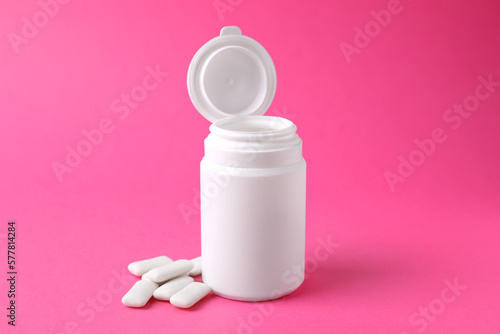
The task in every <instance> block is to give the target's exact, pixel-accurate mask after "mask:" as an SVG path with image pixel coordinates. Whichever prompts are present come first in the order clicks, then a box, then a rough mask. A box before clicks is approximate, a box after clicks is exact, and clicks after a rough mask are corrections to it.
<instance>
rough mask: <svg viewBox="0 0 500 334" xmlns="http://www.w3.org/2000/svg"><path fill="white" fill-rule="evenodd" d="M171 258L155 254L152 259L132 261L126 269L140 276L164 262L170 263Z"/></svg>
mask: <svg viewBox="0 0 500 334" xmlns="http://www.w3.org/2000/svg"><path fill="white" fill-rule="evenodd" d="M170 262H172V260H171V259H170V258H168V257H166V256H164V255H162V256H157V257H154V258H152V259H147V260H142V261H137V262H132V263H131V264H129V265H128V271H130V272H131V273H132V274H133V275H136V276H142V275H144V274H145V273H147V272H148V271H150V270H151V269H154V268H156V267H160V266H163V265H164V264H167V263H170Z"/></svg>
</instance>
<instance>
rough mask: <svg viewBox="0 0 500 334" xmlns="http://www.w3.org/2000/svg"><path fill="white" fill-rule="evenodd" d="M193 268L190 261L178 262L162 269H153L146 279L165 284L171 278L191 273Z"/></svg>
mask: <svg viewBox="0 0 500 334" xmlns="http://www.w3.org/2000/svg"><path fill="white" fill-rule="evenodd" d="M193 267H194V264H193V262H191V261H189V260H177V261H174V262H170V263H167V264H164V265H163V266H161V267H158V268H154V269H151V270H150V271H149V272H148V273H147V274H146V278H147V279H148V280H151V281H153V282H164V281H167V280H169V279H171V278H174V277H177V276H180V275H182V274H185V273H188V272H190V271H191V269H193Z"/></svg>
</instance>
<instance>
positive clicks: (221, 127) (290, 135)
mask: <svg viewBox="0 0 500 334" xmlns="http://www.w3.org/2000/svg"><path fill="white" fill-rule="evenodd" d="M296 130H297V127H296V126H295V124H293V122H291V121H289V120H287V119H285V118H281V117H274V116H234V117H229V118H225V119H222V120H219V121H217V122H215V123H213V124H212V125H211V126H210V132H211V133H210V135H208V137H207V138H206V139H205V158H206V159H208V160H210V161H212V162H215V163H217V164H219V165H223V166H231V167H235V166H237V167H245V168H269V167H280V166H286V165H291V164H294V163H296V162H298V161H300V160H301V159H302V140H301V139H300V138H299V136H298V135H297V134H296V133H295V131H296Z"/></svg>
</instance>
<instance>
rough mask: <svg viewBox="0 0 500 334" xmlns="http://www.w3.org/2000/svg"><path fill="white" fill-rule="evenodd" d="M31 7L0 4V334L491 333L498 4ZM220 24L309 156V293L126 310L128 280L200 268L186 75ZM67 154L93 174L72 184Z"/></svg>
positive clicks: (498, 302)
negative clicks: (132, 270) (269, 78)
mask: <svg viewBox="0 0 500 334" xmlns="http://www.w3.org/2000/svg"><path fill="white" fill-rule="evenodd" d="M61 2H65V1H62V0H61ZM41 3H42V4H45V3H49V4H50V3H52V5H47V6H44V5H42V6H43V7H46V10H47V11H48V12H50V14H51V15H50V16H49V15H45V14H43V13H41V12H40V10H41V5H40V4H39V3H38V2H37V1H36V0H29V1H3V2H2V3H1V4H0V36H2V38H1V40H0V142H1V143H2V144H1V145H0V157H1V167H0V168H1V173H0V228H1V229H0V254H2V255H1V256H0V263H1V265H0V267H1V268H2V269H1V271H0V278H1V280H0V281H1V282H2V283H1V284H0V296H1V298H0V309H2V310H3V311H2V316H1V319H3V320H1V324H0V328H1V329H0V332H2V333H3V332H6V331H9V332H10V331H12V332H16V333H53V334H54V333H146V332H151V333H159V332H165V333H166V332H168V333H196V332H198V333H313V332H314V333H316V332H317V333H395V334H402V333H420V332H425V333H492V334H493V333H495V334H496V333H499V332H500V320H499V319H500V317H499V313H500V312H499V309H500V287H499V285H498V283H499V281H500V280H499V277H500V275H499V273H500V269H499V268H500V260H499V258H500V251H499V242H498V239H499V237H498V236H499V233H500V227H499V226H500V190H499V189H500V177H499V176H498V175H499V173H498V171H499V170H500V158H499V144H500V131H499V121H500V83H499V82H500V62H499V59H500V40H499V39H498V32H499V31H500V21H499V20H498V17H499V14H500V11H499V9H500V5H499V4H498V2H495V1H486V0H484V1H471V0H468V1H453V2H450V1H442V0H441V1H431V0H414V1H410V0H401V2H399V4H398V2H395V1H392V0H391V1H387V0H380V1H356V2H347V1H342V2H340V1H336V2H332V1H303V2H298V1H297V2H290V1H272V2H271V1H263V0H259V1H257V0H254V1H245V0H238V1H236V0H231V1H230V0H215V1H214V0H207V1H197V2H196V3H193V2H189V1H185V2H184V1H152V0H141V1H139V0H131V1H126V2H124V1H115V0H113V1H105V2H102V1H71V2H69V3H67V4H60V5H59V6H58V8H56V7H55V6H54V5H53V1H50V0H42V1H41ZM216 8H217V9H216ZM382 10H384V11H382ZM372 11H374V12H373V13H372ZM381 11H382V12H381ZM25 18H26V19H25ZM375 18H377V19H378V21H379V22H381V23H376V22H377V21H375ZM33 20H35V21H36V22H35V23H36V24H38V25H39V26H40V27H38V28H37V27H36V26H30V25H31V23H29V22H33ZM26 22H28V23H26ZM224 25H238V26H240V27H241V29H242V31H243V33H244V34H246V35H248V36H251V37H253V38H255V39H256V40H258V41H259V42H260V43H261V44H262V45H263V46H264V47H266V49H267V50H268V51H269V53H270V54H271V56H272V57H273V59H274V62H275V65H276V68H277V75H278V89H277V94H276V97H275V100H274V102H273V105H272V107H271V112H270V113H268V114H274V115H281V116H284V117H287V118H289V119H291V120H293V121H294V122H295V123H296V124H297V126H298V133H299V135H300V136H301V137H302V139H303V141H304V156H305V158H306V160H307V162H308V202H307V261H306V273H307V277H306V280H305V283H304V284H303V285H302V287H300V288H299V290H297V291H296V292H295V293H293V294H292V295H290V296H288V297H285V298H282V299H279V300H276V301H274V302H267V303H257V304H252V303H244V302H235V301H230V300H226V299H223V298H219V297H217V296H213V295H212V296H211V297H209V298H207V299H206V300H204V301H202V302H200V304H198V305H197V306H195V307H194V308H193V309H190V310H182V309H177V308H175V307H173V306H172V305H170V304H169V303H168V302H167V303H166V302H158V301H154V302H150V303H148V305H147V306H146V307H145V308H144V309H132V308H127V307H125V306H123V305H122V304H121V302H120V300H121V297H122V296H123V295H124V293H125V292H126V290H127V289H128V288H129V287H131V286H132V284H133V282H134V281H135V278H134V277H132V275H130V274H128V273H125V272H123V271H124V270H125V267H126V265H127V264H128V263H129V262H131V261H134V260H139V259H143V258H149V257H153V256H157V255H161V254H165V255H168V256H170V257H172V258H174V259H178V258H192V257H196V256H198V255H199V253H200V226H199V214H198V213H199V211H198V210H197V208H196V205H195V204H193V203H195V202H196V200H197V199H196V198H195V194H196V193H197V192H198V182H199V177H198V173H199V161H200V159H201V157H202V156H203V139H204V138H205V136H206V135H207V134H208V126H209V123H208V122H207V121H206V120H205V119H204V118H203V117H201V116H200V115H199V114H198V113H197V112H196V110H195V109H194V108H193V107H192V105H191V102H190V100H189V97H188V94H187V90H186V72H187V68H188V65H189V62H190V60H191V58H192V56H193V55H194V54H195V52H196V51H197V50H198V48H199V47H200V46H201V45H202V44H203V43H205V42H206V41H207V40H209V39H210V38H212V37H214V36H216V35H217V34H218V31H219V30H220V28H221V27H223V26H224ZM365 29H368V32H363V31H365ZM360 30H361V31H362V32H361V33H360V32H359V31H360ZM155 71H157V72H160V73H156V74H155V75H153V76H152V75H151V72H155ZM167 72H168V75H166V74H165V73H167ZM485 81H486V84H485ZM487 81H490V83H487ZM491 81H492V82H493V83H492V82H491ZM141 86H142V87H143V88H141ZM127 95H132V97H131V100H129V101H128V102H126V99H127ZM134 98H135V100H136V101H135V102H134V100H133V99H134ZM127 103H128V104H127ZM462 104H465V106H464V107H462V110H460V108H461V105H462ZM454 105H455V106H454ZM469 110H470V111H469ZM96 128H99V129H100V130H99V131H94V129H96ZM84 133H87V135H88V136H91V138H93V139H92V140H93V141H94V144H92V145H90V146H89V145H88V144H86V143H88V142H85V140H86V135H85V134H84ZM101 134H102V135H101ZM429 138H432V139H429ZM431 140H432V141H431ZM417 143H419V144H417ZM419 145H420V146H419ZM419 147H421V148H419ZM68 149H69V150H77V149H78V150H80V152H84V154H87V156H84V157H83V158H81V159H78V158H76V157H72V158H71V159H70V161H69V164H70V166H68V165H67V164H68V162H67V161H66V156H67V154H68ZM54 162H57V163H54ZM58 163H59V164H58ZM63 164H64V165H66V169H60V168H63V167H61V166H62V165H63ZM54 165H57V166H58V168H59V173H60V175H59V177H58V176H57V173H56V172H55V170H54ZM414 165H416V166H414ZM70 170H71V171H70ZM182 210H183V211H182ZM181 211H182V212H184V215H183V214H182V213H181ZM11 219H14V220H15V221H16V223H17V235H16V243H17V244H16V246H17V248H16V259H17V263H16V270H17V271H18V272H19V274H18V276H17V282H16V306H17V308H16V316H17V317H16V328H15V329H14V328H12V327H11V326H8V325H7V320H8V318H7V317H6V314H7V310H6V308H7V307H8V302H9V300H8V298H7V291H8V289H9V287H8V286H7V284H6V283H7V281H6V278H7V274H6V272H7V265H6V261H7V254H6V253H7V242H8V240H7V239H6V233H7V222H8V221H9V220H11ZM325 245H326V246H325ZM328 245H330V246H328ZM122 272H123V273H122ZM450 286H454V287H452V288H450Z"/></svg>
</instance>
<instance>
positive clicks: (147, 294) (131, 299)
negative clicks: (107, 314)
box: [122, 280, 158, 307]
mask: <svg viewBox="0 0 500 334" xmlns="http://www.w3.org/2000/svg"><path fill="white" fill-rule="evenodd" d="M157 288H158V284H156V283H155V282H151V281H144V280H140V281H137V282H136V283H135V284H134V286H132V288H131V289H130V290H129V291H128V292H127V293H126V294H125V296H123V298H122V303H123V304H124V305H127V306H130V307H143V306H144V305H146V303H147V302H148V300H149V299H150V298H151V296H153V292H154V291H155V290H156V289H157Z"/></svg>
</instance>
